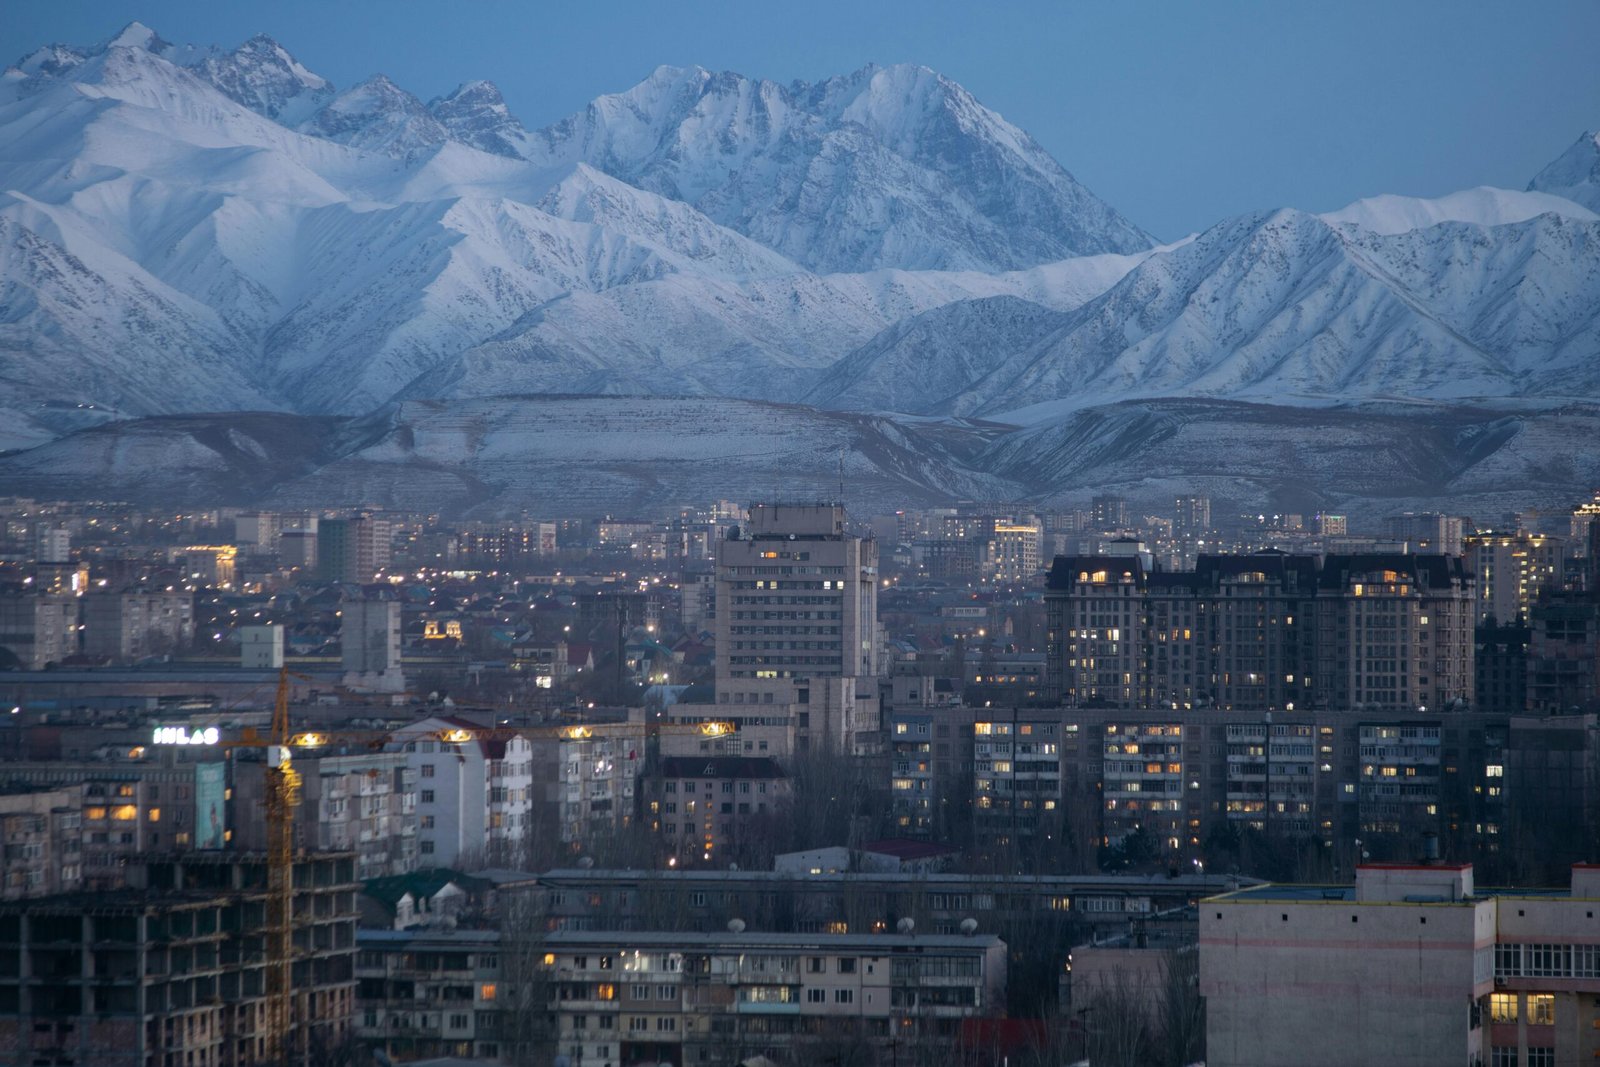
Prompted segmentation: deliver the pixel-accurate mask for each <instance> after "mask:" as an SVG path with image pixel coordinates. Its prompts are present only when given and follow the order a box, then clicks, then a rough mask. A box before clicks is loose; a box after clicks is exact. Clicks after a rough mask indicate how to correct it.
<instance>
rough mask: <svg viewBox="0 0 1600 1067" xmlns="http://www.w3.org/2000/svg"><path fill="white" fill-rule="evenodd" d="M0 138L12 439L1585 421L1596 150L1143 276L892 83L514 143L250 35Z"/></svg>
mask: <svg viewBox="0 0 1600 1067" xmlns="http://www.w3.org/2000/svg"><path fill="white" fill-rule="evenodd" d="M0 103H3V106H0V144H4V145H5V146H6V151H5V152H4V153H0V307H4V308H6V309H7V311H8V314H6V315H0V351H4V352H6V353H7V359H8V367H9V373H8V374H7V375H6V376H5V377H4V379H3V380H0V412H7V413H9V414H10V415H15V416H16V419H15V421H14V423H13V424H12V428H11V429H9V430H8V431H7V432H9V433H11V436H9V437H5V435H4V434H0V437H5V440H19V439H21V438H23V437H25V436H27V435H29V434H32V435H43V436H49V435H51V434H53V433H55V432H58V431H59V430H60V428H61V427H60V424H58V423H48V422H41V421H39V420H41V419H45V418H46V417H47V415H48V413H49V412H51V411H60V410H75V409H76V405H77V404H80V403H89V404H94V405H95V406H96V407H95V409H96V410H116V411H118V412H120V413H124V414H128V415H140V414H154V413H162V412H172V411H180V410H185V409H186V408H188V409H192V408H193V406H195V405H201V404H203V405H204V406H205V407H207V408H209V409H211V410H230V409H241V408H252V409H261V408H276V409H282V410H290V411H298V412H302V413H354V412H361V411H369V410H372V409H373V408H374V407H376V406H377V405H380V404H382V403H384V402H386V401H389V400H391V399H394V398H397V397H400V398H406V399H422V400H428V401H433V400H435V399H438V398H441V397H444V398H468V397H482V396H487V395H500V394H507V393H512V392H528V393H532V392H539V393H575V392H583V393H599V394H617V393H653V394H670V395H680V396H682V395H698V396H722V397H729V396H733V397H744V398H754V399H760V400H774V401H784V402H792V401H794V400H795V399H797V398H807V399H809V400H810V401H811V402H812V403H816V404H825V405H828V406H831V407H838V408H842V409H849V410H862V409H870V410H897V411H906V412H914V413H918V414H919V415H923V414H925V415H955V416H965V415H973V414H978V415H983V416H985V417H994V418H1004V419H1013V418H1015V419H1019V420H1021V419H1026V420H1027V421H1029V422H1030V424H1035V425H1042V424H1045V423H1048V422H1049V421H1050V420H1051V419H1055V420H1060V419H1062V418H1065V417H1067V414H1070V412H1072V411H1077V410H1081V409H1082V408H1083V407H1084V406H1085V405H1089V404H1114V403H1124V402H1129V401H1130V400H1137V401H1138V402H1140V403H1144V402H1147V401H1150V400H1152V399H1153V398H1167V397H1182V398H1195V397H1205V398H1214V399H1217V400H1226V401H1237V400H1242V399H1249V400H1251V401H1255V402H1262V401H1271V402H1275V403H1283V402H1286V401H1290V400H1292V401H1293V402H1295V403H1299V404H1304V405H1306V406H1327V405H1336V404H1345V403H1361V402H1363V401H1366V400H1372V399H1375V398H1392V397H1395V396H1402V397H1413V398H1421V399H1425V400H1429V401H1434V400H1442V401H1449V402H1463V401H1466V400H1467V399H1469V398H1474V397H1499V398H1506V397H1512V398H1516V402H1517V403H1519V404H1524V403H1525V404H1529V405H1537V404H1543V403H1547V402H1552V398H1557V397H1559V398H1582V397H1597V396H1600V363H1597V361H1596V360H1595V358H1594V354H1595V352H1596V351H1600V258H1597V257H1596V255H1595V249H1596V248H1597V247H1600V218H1597V217H1596V213H1595V211H1594V210H1593V208H1592V201H1589V200H1585V198H1586V197H1591V196H1592V194H1593V190H1594V188H1595V184H1596V183H1595V171H1596V160H1597V158H1600V145H1597V144H1596V140H1595V137H1594V135H1586V136H1585V138H1584V139H1582V140H1580V141H1579V142H1578V144H1577V145H1575V146H1574V147H1573V148H1572V149H1570V150H1569V151H1568V153H1567V154H1566V155H1565V156H1563V157H1562V159H1561V160H1558V161H1556V163H1553V164H1552V165H1551V166H1550V167H1548V168H1546V169H1545V170H1544V171H1543V172H1542V173H1541V175H1540V177H1539V178H1537V179H1535V183H1534V184H1535V185H1536V186H1538V187H1539V188H1536V189H1535V190H1534V191H1531V192H1513V191H1507V190H1497V189H1472V190H1466V191H1464V192H1461V193H1456V194H1452V195H1450V196H1446V197H1438V198H1434V199H1427V200H1425V199H1418V198H1413V197H1394V196H1385V197H1373V198H1369V199H1367V200H1365V201H1361V202H1358V203H1356V204H1353V205H1350V206H1349V207H1347V208H1344V209H1342V210H1340V211H1336V212H1329V213H1327V214H1324V215H1320V216H1319V215H1315V214H1311V213H1308V212H1301V211H1296V210H1292V209H1284V210H1281V211H1276V212H1270V211H1269V212H1259V213H1255V214H1251V215H1248V216H1244V217H1241V218H1238V219H1230V220H1225V221H1224V222H1222V223H1219V224H1218V225H1217V226H1214V227H1211V228H1210V229H1208V230H1207V231H1206V232H1204V233H1202V234H1200V235H1198V236H1197V237H1195V238H1194V239H1192V240H1189V241H1186V242H1184V243H1181V244H1177V245H1172V246H1166V247H1160V248H1155V247H1152V246H1151V242H1150V239H1149V238H1148V237H1147V236H1146V235H1144V234H1143V233H1141V232H1140V231H1138V229H1137V228H1136V227H1134V226H1133V225H1132V224H1131V223H1128V222H1127V220H1125V219H1123V218H1122V217H1121V216H1120V215H1118V214H1117V213H1116V212H1115V211H1114V210H1112V209H1111V208H1110V207H1108V206H1107V205H1105V204H1104V203H1103V202H1101V201H1099V200H1098V199H1096V198H1095V197H1094V196H1093V194H1091V193H1090V192H1088V191H1087V190H1085V189H1084V188H1083V187H1082V186H1081V185H1079V184H1078V183H1077V182H1076V181H1075V180H1074V179H1073V178H1072V176H1071V175H1070V174H1069V173H1068V172H1067V171H1066V170H1065V169H1064V168H1062V167H1061V166H1060V165H1059V164H1058V163H1057V162H1056V161H1055V160H1053V159H1051V158H1050V156H1049V155H1048V154H1047V153H1045V152H1044V150H1043V149H1042V148H1041V147H1040V146H1039V145H1038V144H1037V143H1036V142H1034V141H1033V140H1032V139H1031V138H1030V137H1029V136H1028V135H1027V134H1026V133H1025V132H1024V131H1022V130H1020V129H1018V128H1017V127H1016V126H1014V125H1012V124H1011V123H1009V122H1007V121H1006V120H1005V119H1004V118H1003V117H1001V116H1000V115H998V114H996V113H995V112H994V111H993V110H991V109H989V108H987V107H985V106H984V105H983V104H982V103H980V102H979V101H978V100H977V99H976V98H974V97H973V96H972V94H970V93H968V92H967V91H966V90H965V89H964V88H962V87H961V86H960V85H958V84H956V83H955V82H953V81H951V80H950V79H948V78H946V77H944V76H942V75H940V74H939V73H938V72H936V71H933V70H930V69H929V68H927V67H923V66H918V65H915V64H898V65H893V66H882V67H879V66H866V67H863V68H861V69H860V70H856V71H852V72H849V73H847V74H841V75H839V76H837V77H833V78H826V79H822V80H818V81H799V82H791V83H788V84H780V83H777V82H773V81H764V80H759V79H752V78H748V77H745V76H743V75H740V74H737V73H732V72H725V71H724V72H714V71H708V70H705V69H703V68H699V67H667V66H663V67H659V68H657V69H656V70H655V71H653V72H651V73H650V74H649V76H647V77H646V78H644V79H643V80H641V81H640V82H639V83H637V84H635V85H633V86H631V87H630V88H628V89H626V90H624V91H623V92H620V93H615V94H610V95H607V96H602V97H600V98H598V99H596V100H594V101H593V102H592V103H591V104H590V105H588V106H587V107H586V108H584V109H583V110H582V111H580V112H578V113H577V114H575V115H573V116H570V117H569V118H567V119H565V120H563V121H561V122H558V123H556V124H554V125H552V126H548V127H545V128H544V129H540V130H534V131H530V130H528V129H527V128H525V127H524V126H523V124H522V123H521V122H520V121H518V119H517V117H516V116H515V115H513V114H512V112H511V110H510V108H509V107H508V106H507V104H506V101H505V100H504V99H503V97H502V95H501V93H500V91H499V90H498V89H497V88H496V87H495V86H494V84H493V83H491V82H487V81H468V82H466V83H464V84H462V85H461V86H459V87H458V88H457V89H456V90H454V91H453V92H450V93H448V94H445V95H443V96H440V97H437V98H435V99H434V100H432V101H431V102H430V103H427V104H424V103H423V102H422V101H421V100H419V99H418V98H417V97H416V96H414V95H413V94H412V93H410V92H408V91H407V90H406V89H405V88H404V87H402V86H399V85H396V84H395V83H394V82H392V81H391V80H390V79H388V78H386V77H383V76H381V75H378V76H374V77H372V78H369V79H367V80H366V81H363V82H361V83H360V84H358V85H355V86H352V87H349V88H347V89H345V90H344V91H343V92H335V90H334V87H333V86H332V85H331V84H329V82H328V81H327V79H325V78H322V77H321V76H319V75H317V74H316V73H315V72H313V71H311V70H309V69H307V68H306V67H305V66H304V65H303V64H301V63H300V62H299V61H298V60H296V59H295V58H294V56H293V55H292V54H291V53H290V52H289V51H288V50H287V49H286V48H284V47H283V46H282V45H281V44H279V43H278V42H277V41H275V40H274V39H272V38H271V37H269V36H267V35H264V34H262V35H257V36H255V37H252V38H251V39H250V40H248V41H245V42H243V43H241V44H239V45H238V46H236V47H233V48H231V49H229V50H222V49H216V48H211V49H194V48H189V47H186V46H178V45H172V44H170V43H169V42H166V41H164V40H162V39H161V38H160V36H159V35H158V34H156V33H154V32H153V31H151V30H149V28H148V27H142V26H130V27H128V28H127V29H125V30H124V31H122V32H119V33H118V34H116V35H114V36H113V37H111V38H108V39H107V40H106V41H104V42H101V43H100V44H97V45H93V46H89V47H83V48H74V47H68V46H59V45H58V46H52V47H50V48H45V49H39V50H36V51H35V52H33V53H31V54H29V55H28V56H25V57H23V59H22V60H21V61H20V62H19V64H18V65H17V66H15V67H12V68H8V70H7V71H6V73H5V75H4V77H3V78H0ZM1546 186H1548V188H1546ZM1583 203H1590V204H1591V206H1590V207H1585V206H1582V205H1583ZM1096 249H1099V250H1101V251H1099V252H1098V253H1097V254H1095V255H1082V254H1080V253H1082V252H1084V251H1086V250H1096ZM41 412H44V413H46V414H45V415H41V414H40V413H41ZM1064 413H1067V414H1064Z"/></svg>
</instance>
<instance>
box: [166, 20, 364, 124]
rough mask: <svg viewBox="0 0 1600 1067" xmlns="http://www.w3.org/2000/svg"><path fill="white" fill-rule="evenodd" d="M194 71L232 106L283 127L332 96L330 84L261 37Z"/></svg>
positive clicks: (259, 35) (214, 57) (260, 34)
mask: <svg viewBox="0 0 1600 1067" xmlns="http://www.w3.org/2000/svg"><path fill="white" fill-rule="evenodd" d="M194 69H195V73H196V74H198V75H199V76H200V77H202V78H204V79H205V80H206V81H208V82H210V83H211V84H212V85H214V86H215V87H216V88H217V89H218V90H220V91H221V92H222V94H223V95H224V96H227V97H228V98H229V99H231V100H233V101H234V102H235V103H238V104H242V105H244V106H245V107H247V108H249V109H250V110H251V111H254V112H255V113H256V114H258V115H264V116H266V117H267V118H269V119H273V120H275V121H278V122H282V123H284V124H285V125H293V124H295V123H298V122H300V121H302V120H304V119H305V118H306V117H307V116H308V115H310V114H311V113H312V112H313V111H315V110H317V109H318V108H319V107H321V106H323V105H324V104H326V103H327V102H328V101H329V100H330V99H331V98H332V97H333V85H332V83H330V82H329V81H328V80H327V79H326V78H324V77H322V76H321V75H319V74H315V73H313V72H312V71H310V70H307V69H306V68H305V67H304V66H303V65H301V63H300V61H299V60H297V59H295V58H294V56H292V55H290V54H289V51H288V49H286V48H284V47H283V46H282V45H281V44H279V43H278V42H277V41H275V40H273V39H272V38H271V37H269V36H267V35H266V34H264V33H258V34H256V35H255V36H254V37H252V38H250V39H249V40H248V41H246V42H244V43H243V44H241V45H240V46H239V47H238V48H235V49H234V50H233V51H232V52H229V53H228V54H227V55H223V56H216V55H212V56H207V57H206V58H204V59H203V60H201V61H200V62H199V63H197V64H196V65H195V68H194Z"/></svg>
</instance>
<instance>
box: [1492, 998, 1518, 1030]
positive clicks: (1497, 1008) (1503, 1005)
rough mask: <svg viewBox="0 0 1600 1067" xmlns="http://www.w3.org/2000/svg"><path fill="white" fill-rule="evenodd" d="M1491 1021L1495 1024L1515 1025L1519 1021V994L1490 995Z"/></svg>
mask: <svg viewBox="0 0 1600 1067" xmlns="http://www.w3.org/2000/svg"><path fill="white" fill-rule="evenodd" d="M1489 1021H1490V1022H1494V1023H1514V1022H1516V1021H1517V994H1515V993H1491V994H1489Z"/></svg>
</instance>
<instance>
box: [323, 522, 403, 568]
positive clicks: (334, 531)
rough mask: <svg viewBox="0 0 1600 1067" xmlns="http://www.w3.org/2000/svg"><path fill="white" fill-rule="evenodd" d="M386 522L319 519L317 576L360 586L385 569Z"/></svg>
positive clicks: (386, 560)
mask: <svg viewBox="0 0 1600 1067" xmlns="http://www.w3.org/2000/svg"><path fill="white" fill-rule="evenodd" d="M389 535H390V530H389V520H387V519H380V518H375V517H374V516H371V515H360V516H357V517H356V518H353V519H323V520H322V522H321V523H320V524H319V526H318V527H317V564H316V566H317V576H318V578H320V579H321V580H322V581H325V582H353V583H357V584H364V583H367V582H370V581H372V580H373V578H374V577H375V576H376V575H377V574H378V572H379V571H381V570H383V569H384V568H385V567H387V566H389Z"/></svg>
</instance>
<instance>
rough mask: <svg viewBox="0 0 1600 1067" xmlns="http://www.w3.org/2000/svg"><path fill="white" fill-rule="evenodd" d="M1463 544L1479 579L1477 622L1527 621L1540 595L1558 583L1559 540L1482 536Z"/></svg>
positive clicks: (1513, 535)
mask: <svg viewBox="0 0 1600 1067" xmlns="http://www.w3.org/2000/svg"><path fill="white" fill-rule="evenodd" d="M1464 540H1465V543H1466V552H1467V559H1468V563H1469V566H1470V568H1471V570H1472V571H1473V572H1474V573H1475V574H1476V575H1477V576H1478V586H1477V602H1478V611H1477V619H1476V621H1478V622H1483V621H1484V620H1485V619H1488V618H1491V617H1492V618H1494V619H1495V620H1496V621H1498V622H1502V623H1510V622H1516V621H1517V620H1519V619H1522V620H1526V619H1527V617H1528V611H1529V609H1530V608H1532V607H1533V605H1534V603H1535V602H1536V601H1537V600H1538V599H1539V594H1540V593H1541V592H1543V591H1544V590H1546V589H1555V588H1556V587H1557V586H1558V584H1559V582H1560V579H1561V568H1562V562H1561V552H1562V541H1561V539H1560V538H1559V537H1550V536H1547V535H1545V534H1535V533H1526V532H1521V531H1519V532H1517V533H1494V532H1481V533H1475V534H1470V535H1468V536H1467V537H1466V538H1465V539H1464Z"/></svg>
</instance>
